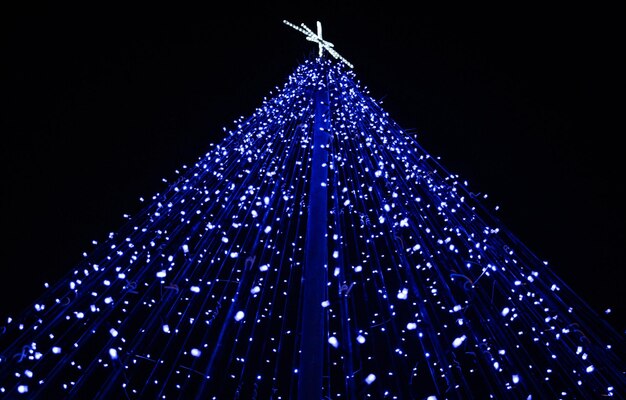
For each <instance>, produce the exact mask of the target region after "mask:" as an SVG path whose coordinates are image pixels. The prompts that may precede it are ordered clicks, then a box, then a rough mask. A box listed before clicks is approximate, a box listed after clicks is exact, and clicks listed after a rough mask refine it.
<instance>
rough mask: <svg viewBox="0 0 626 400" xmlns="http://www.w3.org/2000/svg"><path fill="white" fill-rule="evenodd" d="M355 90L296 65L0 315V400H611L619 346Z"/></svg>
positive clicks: (480, 204)
mask: <svg viewBox="0 0 626 400" xmlns="http://www.w3.org/2000/svg"><path fill="white" fill-rule="evenodd" d="M320 40H321V35H320ZM320 43H321V41H318V44H320ZM355 78H356V76H355V73H354V72H353V70H351V69H346V65H345V64H344V63H343V62H337V61H334V60H332V59H327V58H324V57H316V58H311V59H309V60H306V61H304V62H303V63H302V64H300V65H298V66H297V67H296V68H295V69H294V72H293V73H292V74H291V75H290V76H289V77H288V79H287V81H286V82H285V83H284V85H283V86H282V87H280V88H277V89H276V92H275V93H272V94H271V95H270V96H269V97H267V98H265V99H263V101H262V103H261V105H260V106H259V107H258V108H257V109H256V110H255V111H254V112H253V114H252V115H250V116H249V117H247V118H243V117H242V118H240V119H238V120H236V121H233V123H232V124H231V126H230V127H226V128H225V132H226V135H225V137H224V138H223V140H221V141H220V142H219V143H216V144H211V145H210V146H209V148H208V150H207V151H206V153H205V154H204V155H202V156H200V157H199V158H198V159H197V160H196V161H195V162H194V163H193V164H191V165H184V166H182V167H181V168H180V169H179V170H177V171H175V174H173V176H172V177H171V178H168V179H164V188H163V190H162V192H160V193H156V194H154V195H153V196H152V197H151V198H149V199H141V202H142V203H144V206H143V207H142V209H141V211H139V212H138V213H137V215H132V216H130V215H129V216H126V218H127V221H126V222H125V223H124V224H123V225H122V226H121V227H120V228H119V229H118V230H117V231H116V232H112V233H110V234H109V235H108V237H106V238H104V240H102V241H98V242H94V246H93V248H92V249H90V250H89V251H86V252H85V253H84V258H83V260H82V261H81V262H80V263H79V264H78V265H76V266H75V268H73V270H72V271H70V272H69V273H68V274H67V276H66V277H65V278H64V279H61V280H60V281H59V282H57V283H56V284H53V285H50V286H49V287H48V288H47V290H46V291H45V293H44V294H43V295H42V296H41V297H40V298H39V299H37V300H36V301H35V302H34V303H33V305H32V306H31V307H29V308H27V309H26V310H25V311H24V312H23V313H21V314H19V315H17V316H15V317H13V318H11V317H4V318H3V319H2V321H1V322H0V324H1V326H0V397H1V398H11V399H16V398H17V399H19V398H41V399H61V398H62V399H111V398H113V399H157V398H159V399H191V398H194V399H195V398H202V399H238V398H240V399H315V400H318V399H320V398H329V399H431V400H433V399H439V400H442V399H470V398H477V399H488V398H493V399H568V398H571V399H591V398H599V397H605V396H606V397H611V396H612V397H615V398H623V397H622V396H623V394H624V393H626V378H625V375H624V372H625V367H624V361H623V360H624V354H625V351H624V338H623V337H622V336H621V334H620V333H618V332H616V330H615V329H613V328H612V327H611V326H610V325H609V324H607V323H606V322H605V321H604V320H603V319H602V317H601V316H600V315H598V314H597V313H596V312H595V311H594V310H593V309H592V308H591V307H590V306H588V305H587V303H586V302H585V301H584V300H583V299H581V298H580V297H579V296H577V295H576V293H574V292H573V291H572V290H571V289H570V288H569V287H568V285H567V284H566V283H565V282H563V281H562V280H561V279H560V278H559V277H558V276H557V275H556V274H555V273H554V272H553V271H552V269H551V268H550V267H549V266H548V265H547V264H546V263H545V262H543V261H542V260H540V259H538V258H537V257H536V256H535V255H534V253H533V252H532V251H531V250H530V249H528V248H527V247H526V246H524V244H523V243H521V242H520V241H519V240H518V239H517V237H516V236H515V235H514V234H513V233H512V232H510V231H509V230H508V229H507V228H506V226H505V225H504V224H503V223H502V222H501V221H500V220H499V219H498V217H497V216H496V214H497V208H492V207H488V206H487V205H486V203H487V196H486V195H477V194H475V193H474V192H473V191H472V189H471V187H470V185H469V183H468V182H467V181H465V180H463V179H462V178H460V176H459V175H457V174H454V173H451V172H449V171H448V170H446V168H445V167H444V166H443V165H442V164H441V163H440V162H439V160H438V159H437V158H435V157H432V156H431V155H430V154H429V153H428V152H427V151H426V150H425V149H423V148H422V147H421V146H420V145H419V143H418V142H417V140H416V139H415V137H414V136H413V135H412V134H410V133H408V132H406V131H404V130H403V129H402V128H401V127H400V126H399V125H398V124H397V123H396V122H395V121H394V120H393V119H392V118H391V117H390V115H389V114H388V113H387V112H385V111H384V110H383V109H382V107H381V105H380V104H379V102H377V101H376V100H374V99H373V98H372V97H370V95H369V93H368V91H367V89H366V88H365V87H363V86H361V84H360V83H359V82H358V81H357V80H356V79H355ZM320 138H321V139H320ZM320 140H322V142H320ZM318 161H319V162H320V164H316V163H317V162H318ZM316 174H317V175H316ZM314 175H316V176H314ZM320 198H322V199H323V202H322V203H323V204H320V203H319V199H320ZM314 208H315V209H316V210H317V211H315V210H313V209H314ZM320 210H321V211H320ZM316 213H321V214H320V215H322V217H321V218H319V216H318V215H317V214H316ZM312 215H313V216H312ZM320 232H321V234H322V236H323V240H322V243H319V242H317V243H311V240H312V239H311V237H309V235H313V236H314V237H315V238H316V240H319V239H320V236H319V235H320ZM311 260H314V261H311ZM315 260H323V261H322V262H323V265H316V269H315V270H313V269H311V268H309V267H310V265H311V263H312V262H317V261H315ZM307 271H308V272H307ZM311 271H315V274H311ZM307 273H308V274H309V275H307ZM311 276H313V277H314V279H317V280H316V283H315V285H316V286H315V290H312V291H311V290H309V289H310V288H311V285H310V280H309V279H311V278H310V277H311ZM320 283H322V284H321V285H320ZM307 288H309V289H307ZM307 290H309V292H310V293H312V294H311V296H310V297H308V296H309V293H308V292H307ZM311 299H313V300H311ZM311 310H313V311H311ZM315 310H318V311H317V312H318V314H311V312H313V313H315ZM312 315H313V316H314V317H319V321H320V322H319V323H320V324H321V325H317V322H314V323H312V324H311V321H309V320H308V319H309V318H311V316H312ZM305 319H306V320H305ZM310 326H314V327H320V326H321V332H322V333H321V335H322V336H321V337H320V336H319V334H318V333H317V332H313V331H308V330H307V329H308V327H310ZM307 337H308V338H309V339H310V340H305V338H307ZM318 348H319V349H320V350H319V352H318V354H316V358H315V359H314V360H310V359H308V358H305V357H309V356H310V354H311V353H314V351H316V350H315V349H318ZM309 361H311V363H309ZM317 361H319V365H317V364H316V362H317ZM307 368H308V370H306V369H307ZM318 368H319V370H318ZM308 374H312V375H311V376H312V377H313V380H315V379H318V378H319V379H320V380H321V386H320V387H319V388H315V391H313V392H305V391H304V390H303V389H302V387H303V386H301V385H302V384H303V381H304V380H306V379H307V378H309V375H308ZM317 393H320V394H321V396H318V397H316V396H317Z"/></svg>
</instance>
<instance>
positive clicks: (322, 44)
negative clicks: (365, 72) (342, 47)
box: [283, 20, 354, 68]
mask: <svg viewBox="0 0 626 400" xmlns="http://www.w3.org/2000/svg"><path fill="white" fill-rule="evenodd" d="M283 23H284V24H285V25H287V26H290V27H292V28H293V29H295V30H297V31H298V32H302V33H304V34H305V35H306V40H310V41H311V42H315V43H317V44H318V56H319V57H322V56H323V55H324V50H326V51H327V52H328V53H329V54H330V55H332V56H333V57H335V58H336V59H338V60H340V61H341V62H343V63H344V64H346V65H347V66H348V67H350V68H354V66H353V65H352V64H351V63H349V62H348V60H346V59H345V58H343V57H342V56H341V55H339V53H337V51H336V50H335V49H334V48H333V47H335V45H334V44H332V43H330V42H328V41H326V40H324V39H323V38H322V23H321V22H319V21H317V33H314V32H313V31H312V30H311V29H309V27H308V26H306V25H304V24H300V26H298V25H295V24H292V23H291V22H289V21H287V20H283Z"/></svg>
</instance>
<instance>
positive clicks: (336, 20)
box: [0, 4, 626, 331]
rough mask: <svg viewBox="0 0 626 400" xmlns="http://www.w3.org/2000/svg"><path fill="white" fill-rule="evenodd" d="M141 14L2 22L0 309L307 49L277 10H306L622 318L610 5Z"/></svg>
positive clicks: (380, 90)
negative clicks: (0, 244)
mask: <svg viewBox="0 0 626 400" xmlns="http://www.w3.org/2000/svg"><path fill="white" fill-rule="evenodd" d="M240 7H241V8H244V7H245V6H243V5H240ZM145 11H146V12H145V13H144V12H136V13H135V12H130V11H129V10H127V9H120V10H116V9H114V8H111V9H93V10H86V9H76V8H72V9H69V8H68V9H67V10H63V9H54V11H52V10H22V11H20V12H5V13H3V16H2V25H3V28H2V29H3V34H2V37H1V40H2V42H1V48H0V51H1V57H2V60H3V61H2V68H3V72H2V75H1V78H0V79H1V81H0V85H1V87H0V91H1V93H2V97H1V98H2V106H1V108H0V109H1V123H2V125H1V130H0V132H1V133H2V157H1V158H2V171H3V175H4V182H3V185H2V196H1V200H2V223H1V225H0V226H1V227H2V233H3V239H2V242H1V243H2V250H1V252H2V253H1V254H2V257H1V264H0V268H1V271H2V275H1V276H2V282H3V287H4V290H2V295H1V298H0V311H2V312H1V313H0V314H2V316H3V318H4V316H5V314H6V313H15V312H16V311H18V310H19V309H21V308H23V307H25V306H28V305H30V304H31V303H32V302H33V301H34V300H35V299H36V296H37V294H39V293H41V291H43V283H44V282H46V281H50V282H52V281H55V280H56V279H59V278H60V277H62V276H63V275H64V274H66V273H68V272H69V271H70V270H72V269H73V267H74V265H75V264H76V263H77V262H78V260H80V258H81V253H82V252H83V251H89V249H91V248H92V245H91V241H92V240H97V241H103V239H104V238H105V237H106V235H107V234H108V232H113V231H115V230H116V229H117V228H118V227H119V226H121V224H122V223H123V222H124V221H125V220H124V218H123V217H122V216H123V214H125V213H128V214H131V215H133V214H134V213H135V212H136V211H137V210H138V209H139V208H140V207H141V203H140V202H139V198H140V197H142V196H143V197H145V198H150V197H151V196H152V195H153V194H155V193H156V192H159V191H161V190H162V189H163V188H164V183H163V182H162V181H161V179H162V178H170V177H172V176H173V173H174V171H175V170H176V169H177V168H180V167H181V166H183V165H185V164H187V165H189V164H193V163H194V162H195V161H196V160H197V158H198V157H200V156H201V155H203V154H204V153H205V151H206V150H207V149H208V145H209V143H211V142H217V141H219V140H220V138H221V137H223V130H222V128H223V127H229V126H230V124H231V122H232V121H233V120H235V119H237V118H239V117H240V116H247V115H250V114H251V113H252V112H253V111H254V109H255V108H256V107H257V106H259V105H260V104H261V102H262V100H263V98H264V97H265V96H268V95H269V94H270V92H271V91H272V90H274V88H275V87H281V86H282V85H283V83H284V82H285V81H286V79H287V77H288V75H289V74H291V72H293V70H294V69H295V67H296V66H297V65H298V64H299V63H300V62H301V61H303V60H304V59H305V58H307V57H309V56H310V55H314V54H315V52H316V51H317V47H316V46H315V45H313V44H312V43H310V42H308V41H306V40H304V36H303V35H301V34H300V33H298V32H296V31H295V30H293V29H291V28H289V27H287V26H286V25H284V24H283V23H282V20H283V19H287V20H289V21H291V22H293V23H296V24H299V23H305V24H306V25H308V26H309V27H311V28H313V29H314V27H315V22H316V21H317V20H320V21H321V22H322V24H323V28H324V32H323V34H324V38H325V39H327V40H329V41H331V42H332V43H334V45H335V48H336V49H337V51H338V52H339V53H340V54H342V55H343V56H344V57H345V58H346V59H348V60H349V61H350V62H351V63H353V64H354V66H355V72H356V75H357V78H358V79H359V80H360V81H361V82H362V83H363V84H364V85H365V86H367V88H368V89H369V90H370V94H371V95H372V97H374V98H376V99H382V101H383V108H384V109H385V110H386V111H387V112H389V114H390V115H391V117H392V118H393V119H395V120H396V121H397V122H398V123H399V124H400V125H401V126H403V127H404V128H405V129H406V130H409V131H411V132H415V133H416V135H417V138H418V140H419V141H420V142H421V144H422V146H423V147H424V148H425V149H426V150H427V151H429V152H430V153H431V154H432V155H434V156H440V157H441V162H442V164H443V165H444V166H446V167H447V169H448V170H449V171H450V172H453V173H457V174H459V175H460V176H461V177H462V178H464V179H467V180H468V181H469V183H470V187H472V188H474V190H475V192H480V193H483V194H484V193H487V194H488V195H489V198H488V201H489V204H498V205H500V218H501V220H502V222H503V223H504V224H505V225H506V226H507V227H508V228H509V229H510V230H511V231H513V232H514V233H515V234H516V235H517V236H518V238H519V239H520V240H521V241H522V242H524V243H525V244H526V246H527V247H528V248H530V249H531V250H532V251H533V252H535V254H537V255H538V256H539V257H540V258H542V259H545V260H547V261H549V263H550V265H552V267H553V268H554V269H555V271H556V272H557V274H558V275H560V276H561V278H563V279H564V281H565V282H566V283H568V284H569V285H570V286H571V287H573V288H574V289H575V290H576V291H577V292H578V293H579V294H580V296H581V297H582V298H584V299H586V300H588V302H589V303H590V304H591V306H592V307H593V308H594V309H596V310H597V311H598V312H600V313H604V310H605V309H607V308H609V307H610V308H612V309H613V312H612V313H611V314H609V315H608V316H606V317H607V320H609V321H610V322H611V323H613V324H614V325H615V326H616V327H617V328H619V330H621V331H624V329H625V328H626V321H625V318H624V315H626V295H625V294H624V293H625V292H624V285H625V282H626V280H625V279H624V275H625V274H624V269H625V268H626V257H625V250H626V236H625V233H624V231H625V228H624V224H625V223H626V218H625V213H624V208H623V202H624V195H625V189H626V182H625V180H624V177H623V172H622V171H623V170H624V168H623V162H624V156H623V154H624V146H623V144H622V142H623V135H624V119H625V117H626V114H625V107H624V106H625V101H624V98H625V93H626V91H625V89H626V87H625V78H624V71H625V70H626V68H625V65H624V62H623V61H622V60H621V57H622V56H623V51H624V45H623V39H622V38H623V37H625V36H624V34H625V32H624V27H625V25H624V24H623V22H622V21H621V20H620V19H621V18H619V17H618V16H619V15H620V14H619V12H617V10H613V9H610V8H606V9H600V8H599V7H598V8H595V6H594V8H583V7H582V6H580V7H575V6H572V5H571V4H568V5H567V6H566V7H563V8H557V7H553V8H552V9H546V8H539V7H536V8H533V7H530V6H529V7H527V8H523V7H522V6H520V8H514V7H511V8H510V9H498V8H487V7H485V8H484V9H479V8H472V9H467V10H460V9H455V8H454V7H453V6H450V9H449V10H441V11H439V12H430V11H427V10H422V9H420V7H419V6H418V7H417V8H416V9H415V10H410V9H408V8H407V9H406V10H398V9H396V10H393V11H385V9H384V8H383V6H382V5H381V6H380V9H378V8H373V9H371V10H361V12H358V11H353V10H352V11H347V9H346V10H340V9H337V8H333V7H330V8H326V9H322V10H321V11H320V12H319V13H318V14H316V13H315V12H312V11H307V12H303V13H298V12H291V11H284V12H283V11H281V10H277V11H272V12H267V13H256V14H255V13H250V15H240V14H239V13H234V12H224V11H222V12H220V13H218V12H217V11H215V10H213V11H203V12H200V11H198V12H196V11H195V10H191V9H188V10H175V11H174V10H170V9H161V10H158V11H159V12H156V13H154V15H153V14H151V13H150V12H148V10H145ZM266 11H269V10H266Z"/></svg>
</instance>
